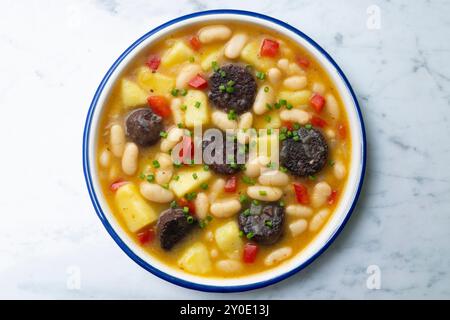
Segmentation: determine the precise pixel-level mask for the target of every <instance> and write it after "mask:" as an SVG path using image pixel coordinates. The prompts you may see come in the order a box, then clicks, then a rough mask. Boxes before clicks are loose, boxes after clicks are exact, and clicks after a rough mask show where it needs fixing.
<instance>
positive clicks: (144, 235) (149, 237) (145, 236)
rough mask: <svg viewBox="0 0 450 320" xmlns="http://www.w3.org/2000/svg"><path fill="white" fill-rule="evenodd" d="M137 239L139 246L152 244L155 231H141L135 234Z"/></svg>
mask: <svg viewBox="0 0 450 320" xmlns="http://www.w3.org/2000/svg"><path fill="white" fill-rule="evenodd" d="M137 238H138V240H139V243H140V244H141V245H144V244H147V243H149V242H152V241H153V239H155V230H153V229H146V230H144V231H141V232H139V233H138V234H137Z"/></svg>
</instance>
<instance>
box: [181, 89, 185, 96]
mask: <svg viewBox="0 0 450 320" xmlns="http://www.w3.org/2000/svg"><path fill="white" fill-rule="evenodd" d="M180 94H181V95H182V96H183V97H184V96H185V95H187V90H186V89H181V91H180Z"/></svg>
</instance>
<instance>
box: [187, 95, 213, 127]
mask: <svg viewBox="0 0 450 320" xmlns="http://www.w3.org/2000/svg"><path fill="white" fill-rule="evenodd" d="M184 104H185V105H186V107H187V109H186V112H185V120H184V121H185V125H186V127H188V128H193V127H195V126H200V125H205V124H207V123H208V122H209V111H208V110H209V107H208V99H207V97H206V94H205V93H204V92H203V91H200V90H189V92H188V94H187V95H186V98H185V99H184Z"/></svg>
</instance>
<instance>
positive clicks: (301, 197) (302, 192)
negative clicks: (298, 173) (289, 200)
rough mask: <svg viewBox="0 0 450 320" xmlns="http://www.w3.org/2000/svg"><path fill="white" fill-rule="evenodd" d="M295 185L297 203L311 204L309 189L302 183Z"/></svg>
mask: <svg viewBox="0 0 450 320" xmlns="http://www.w3.org/2000/svg"><path fill="white" fill-rule="evenodd" d="M293 185H294V191H295V196H296V197H297V202H298V203H301V204H309V196H308V189H306V187H305V186H304V185H302V184H300V183H294V184H293Z"/></svg>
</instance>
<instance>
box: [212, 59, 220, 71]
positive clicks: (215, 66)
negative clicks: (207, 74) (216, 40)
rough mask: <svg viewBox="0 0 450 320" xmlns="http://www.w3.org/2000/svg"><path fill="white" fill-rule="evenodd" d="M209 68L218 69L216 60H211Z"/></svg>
mask: <svg viewBox="0 0 450 320" xmlns="http://www.w3.org/2000/svg"><path fill="white" fill-rule="evenodd" d="M211 68H212V69H213V71H214V72H216V71H217V70H219V64H218V63H217V61H213V62H211Z"/></svg>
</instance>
